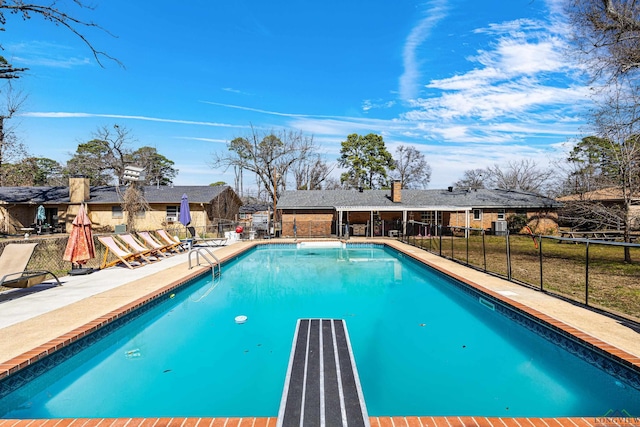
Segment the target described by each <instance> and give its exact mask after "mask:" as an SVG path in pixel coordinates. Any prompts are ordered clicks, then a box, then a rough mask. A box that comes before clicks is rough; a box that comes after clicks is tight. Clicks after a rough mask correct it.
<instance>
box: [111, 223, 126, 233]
mask: <svg viewBox="0 0 640 427" xmlns="http://www.w3.org/2000/svg"><path fill="white" fill-rule="evenodd" d="M114 231H115V232H116V234H121V233H126V232H127V224H117V225H116V226H115V230H114Z"/></svg>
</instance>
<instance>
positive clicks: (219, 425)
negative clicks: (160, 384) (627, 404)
mask: <svg viewBox="0 0 640 427" xmlns="http://www.w3.org/2000/svg"><path fill="white" fill-rule="evenodd" d="M276 421H277V418H275V417H270V418H95V419H94V418H63V419H52V420H0V427H27V426H28V427H70V426H73V427H275V426H276ZM369 422H370V423H371V427H613V426H620V427H637V426H640V418H488V417H369ZM329 427H333V426H329Z"/></svg>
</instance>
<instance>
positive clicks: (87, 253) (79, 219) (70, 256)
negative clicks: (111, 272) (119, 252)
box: [62, 205, 96, 274]
mask: <svg viewBox="0 0 640 427" xmlns="http://www.w3.org/2000/svg"><path fill="white" fill-rule="evenodd" d="M95 256H96V249H95V246H94V245H93V234H92V232H91V220H90V219H89V215H87V210H86V208H85V206H84V205H80V209H79V210H78V215H76V217H75V219H74V220H73V228H72V229H71V234H70V235H69V240H68V241H67V247H66V248H65V250H64V256H63V257H62V259H63V260H65V261H69V262H71V265H72V270H71V272H69V274H87V273H91V272H93V269H92V268H73V266H74V265H78V267H80V266H81V265H82V264H85V263H86V262H87V261H88V260H90V259H92V258H95Z"/></svg>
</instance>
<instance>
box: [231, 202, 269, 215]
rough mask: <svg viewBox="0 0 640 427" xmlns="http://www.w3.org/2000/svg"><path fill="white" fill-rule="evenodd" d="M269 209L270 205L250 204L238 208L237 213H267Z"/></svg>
mask: <svg viewBox="0 0 640 427" xmlns="http://www.w3.org/2000/svg"><path fill="white" fill-rule="evenodd" d="M270 209H271V203H252V204H245V205H242V206H240V210H239V211H238V212H239V213H247V214H254V213H256V212H267V211H268V210H270Z"/></svg>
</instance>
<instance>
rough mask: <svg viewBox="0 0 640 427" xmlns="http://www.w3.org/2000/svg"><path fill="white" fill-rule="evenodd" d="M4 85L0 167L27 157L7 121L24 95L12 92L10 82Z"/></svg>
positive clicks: (1, 113) (0, 124) (0, 122)
mask: <svg viewBox="0 0 640 427" xmlns="http://www.w3.org/2000/svg"><path fill="white" fill-rule="evenodd" d="M6 87H7V90H6V91H5V100H6V101H5V106H4V109H3V111H1V112H0V168H2V167H3V165H4V164H5V163H9V162H13V161H16V160H20V159H23V158H26V157H27V150H26V148H25V146H24V145H23V144H22V143H20V141H19V140H18V138H17V136H16V134H15V131H14V128H13V127H12V126H9V125H8V123H7V122H8V120H10V119H12V118H13V117H14V116H15V114H16V113H17V112H18V111H19V110H20V108H21V107H22V104H23V103H24V101H25V100H26V97H25V96H24V95H23V94H22V93H21V92H14V91H13V89H12V86H11V85H10V84H8V85H7V86H6ZM2 176H4V174H0V185H4V183H3V182H2Z"/></svg>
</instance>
